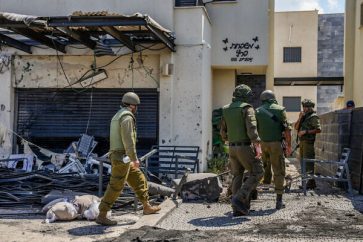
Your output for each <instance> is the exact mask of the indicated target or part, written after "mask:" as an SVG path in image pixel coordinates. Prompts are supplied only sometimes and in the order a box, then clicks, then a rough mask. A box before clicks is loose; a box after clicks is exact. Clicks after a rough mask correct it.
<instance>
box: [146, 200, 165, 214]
mask: <svg viewBox="0 0 363 242" xmlns="http://www.w3.org/2000/svg"><path fill="white" fill-rule="evenodd" d="M143 207H144V211H143V213H144V215H149V214H154V213H157V212H159V211H160V209H161V208H160V206H151V205H150V203H149V202H146V203H144V204H143Z"/></svg>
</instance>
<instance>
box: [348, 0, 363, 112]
mask: <svg viewBox="0 0 363 242" xmlns="http://www.w3.org/2000/svg"><path fill="white" fill-rule="evenodd" d="M345 13H346V19H345V35H344V40H345V53H344V60H345V62H344V64H345V65H344V71H345V83H344V86H345V88H344V98H345V101H347V100H354V102H355V105H356V107H362V106H363V97H362V90H363V81H362V79H363V70H362V68H361V66H362V64H363V57H362V54H361V53H362V51H363V50H362V48H363V32H362V25H363V1H362V0H349V1H345Z"/></svg>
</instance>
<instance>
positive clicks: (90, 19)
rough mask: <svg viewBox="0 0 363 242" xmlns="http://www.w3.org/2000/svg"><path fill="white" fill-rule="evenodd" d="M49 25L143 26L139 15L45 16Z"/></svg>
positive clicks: (143, 20) (144, 21)
mask: <svg viewBox="0 0 363 242" xmlns="http://www.w3.org/2000/svg"><path fill="white" fill-rule="evenodd" d="M46 19H47V25H48V26H49V27H101V26H143V25H146V20H145V19H143V18H141V17H121V16H65V17H63V16H62V17H47V18H46Z"/></svg>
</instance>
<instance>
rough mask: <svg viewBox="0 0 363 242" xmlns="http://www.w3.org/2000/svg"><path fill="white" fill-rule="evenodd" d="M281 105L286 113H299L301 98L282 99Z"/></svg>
mask: <svg viewBox="0 0 363 242" xmlns="http://www.w3.org/2000/svg"><path fill="white" fill-rule="evenodd" d="M282 105H283V106H284V107H285V108H286V112H300V111H301V97H283V98H282Z"/></svg>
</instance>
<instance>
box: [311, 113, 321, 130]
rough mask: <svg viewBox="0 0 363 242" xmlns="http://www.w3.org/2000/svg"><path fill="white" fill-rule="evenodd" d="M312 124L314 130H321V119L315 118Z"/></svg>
mask: <svg viewBox="0 0 363 242" xmlns="http://www.w3.org/2000/svg"><path fill="white" fill-rule="evenodd" d="M310 122H311V126H312V127H313V128H314V129H317V130H321V126H320V118H319V117H318V116H315V117H313V118H312V119H311V121H310Z"/></svg>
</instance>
